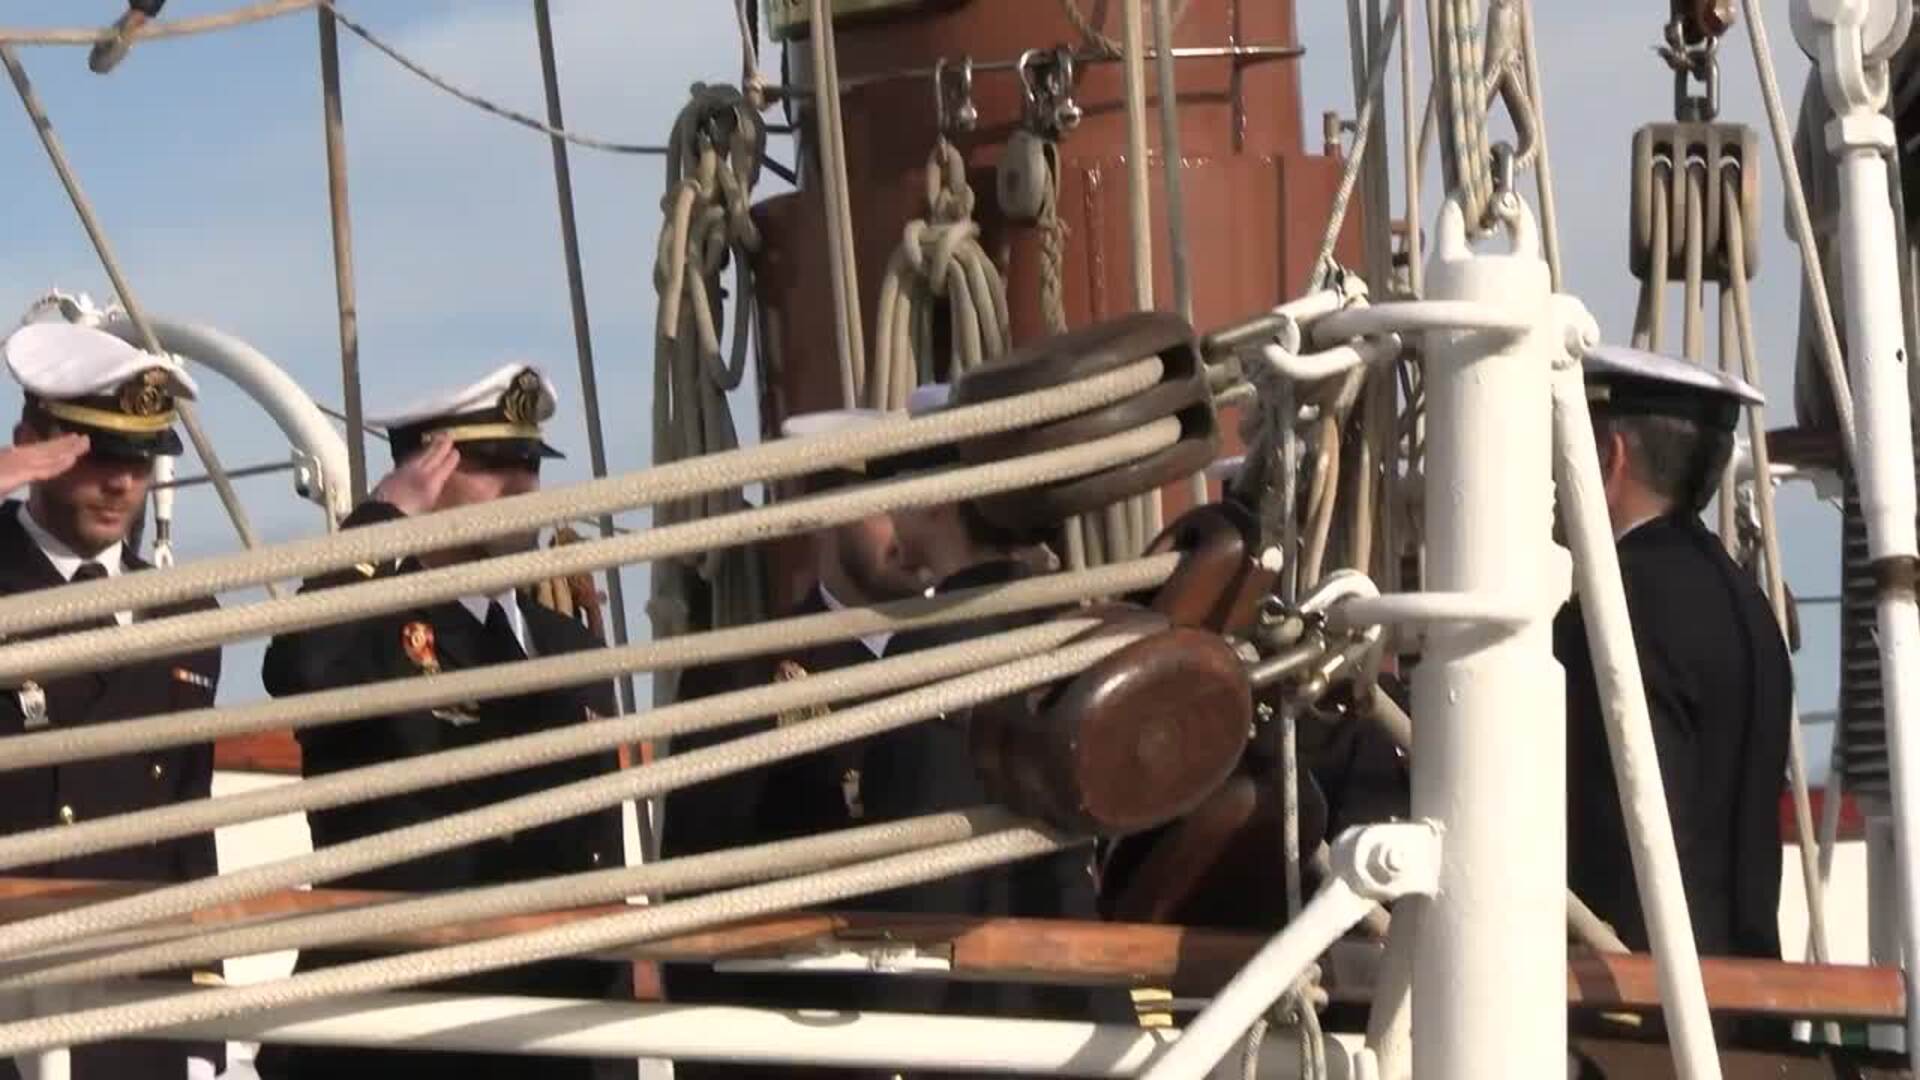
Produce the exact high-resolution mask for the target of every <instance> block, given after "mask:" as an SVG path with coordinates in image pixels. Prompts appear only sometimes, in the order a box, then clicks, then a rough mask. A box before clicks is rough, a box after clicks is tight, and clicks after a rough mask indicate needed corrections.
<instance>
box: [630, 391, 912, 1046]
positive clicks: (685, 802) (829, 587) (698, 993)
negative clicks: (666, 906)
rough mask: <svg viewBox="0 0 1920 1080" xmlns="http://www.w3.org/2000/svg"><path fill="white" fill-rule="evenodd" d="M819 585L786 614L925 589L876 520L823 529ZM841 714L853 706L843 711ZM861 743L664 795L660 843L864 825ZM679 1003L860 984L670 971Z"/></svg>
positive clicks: (843, 662) (795, 658)
mask: <svg viewBox="0 0 1920 1080" xmlns="http://www.w3.org/2000/svg"><path fill="white" fill-rule="evenodd" d="M885 415H886V414H885V413H881V412H877V411H874V410H866V409H835V410H829V411H825V412H813V413H801V414H797V415H795V416H792V417H789V418H788V419H787V421H786V422H785V423H783V424H782V425H781V434H782V435H784V436H786V437H788V438H795V437H801V436H807V435H820V434H828V433H832V432H838V431H849V430H854V429H857V428H859V427H862V426H866V425H870V424H874V423H878V422H879V421H880V420H882V419H884V418H885ZM867 479H869V476H868V469H867V467H866V465H865V464H864V463H859V464H854V465H850V466H843V467H839V468H835V469H831V470H827V471H824V472H821V473H817V474H815V475H813V476H811V477H809V478H808V481H807V483H806V487H805V491H806V494H809V495H817V494H822V493H825V492H828V491H834V490H838V489H840V488H843V487H846V486H849V485H851V484H857V483H862V482H864V481H866V480H867ZM808 541H809V543H810V545H811V547H812V552H811V554H812V570H813V574H814V584H813V586H812V587H811V588H810V589H808V590H807V594H806V597H805V599H803V600H802V601H801V602H800V604H799V605H798V606H797V607H796V608H795V609H793V610H792V611H789V612H787V613H786V617H788V618H797V617H800V616H804V615H818V614H821V613H824V612H829V611H838V610H840V609H842V608H846V607H860V606H865V605H868V604H876V603H882V602H885V601H888V600H900V599H904V598H906V597H909V596H916V595H919V594H920V593H921V592H923V591H924V590H925V588H926V585H925V582H924V581H923V579H922V578H921V576H920V575H919V574H918V573H917V572H916V571H915V570H914V569H913V568H911V567H909V566H908V565H907V563H906V561H905V559H904V558H903V556H902V552H901V548H900V544H899V541H898V539H897V538H896V536H895V533H894V524H893V519H892V517H891V516H889V515H886V514H879V515H875V516H873V517H869V518H863V519H861V520H859V521H855V522H852V523H849V524H846V525H839V526H834V527H832V528H827V529H822V530H820V531H819V532H817V533H814V534H813V535H812V536H810V537H809V538H808ZM887 642H888V635H886V634H874V635H871V636H868V637H865V638H860V639H856V640H852V641H832V642H825V643H823V644H819V645H810V646H805V647H801V648H796V649H791V650H788V651H785V652H782V653H776V654H773V655H769V656H755V657H746V658H743V659H741V660H736V661H728V662H724V663H717V664H711V665H707V666H705V667H699V668H689V669H688V670H687V672H686V674H685V675H684V676H683V677H682V679H681V681H680V700H682V701H692V700H695V699H698V698H702V697H708V696H711V695H714V694H719V693H725V692H727V691H731V690H741V689H747V688H750V687H755V686H766V685H769V684H771V683H776V682H787V681H790V680H793V679H802V678H806V677H807V676H809V675H818V674H822V673H824V672H828V671H836V670H839V669H841V668H846V667H851V666H853V665H855V664H865V663H871V662H872V661H874V660H876V659H878V658H879V657H880V656H881V655H882V654H884V653H885V652H886V651H887ZM842 707H845V706H842ZM826 711H827V710H826V709H825V708H819V709H814V710H805V711H799V712H795V713H793V714H788V715H783V716H780V717H777V718H775V719H772V720H767V721H764V722H761V723H759V724H754V725H749V726H746V727H740V726H735V727H729V728H727V729H725V730H723V731H717V732H712V733H701V734H696V735H691V736H686V737H683V738H677V739H675V740H674V745H673V751H674V752H675V753H684V752H686V751H688V750H693V749H698V748H701V747H705V746H712V745H716V744H718V743H721V742H725V741H727V740H728V739H733V738H738V737H740V736H741V735H745V734H752V733H754V732H756V731H762V730H766V729H768V728H771V727H773V726H774V725H775V724H783V723H793V722H796V721H800V720H804V719H807V718H809V717H810V716H815V715H823V714H824V713H825V712H826ZM862 755H863V748H862V747H861V745H859V744H854V745H850V746H840V747H833V748H830V749H827V750H823V751H820V752H818V753H814V754H808V755H806V756H804V757H799V758H794V759H791V760H788V761H784V762H780V763H778V764H775V765H771V766H768V767H767V768H764V769H755V770H752V771H750V772H745V773H738V774H735V775H733V776H728V777H722V778H719V779H717V780H712V781H708V782H705V783H701V784H698V785H695V786H693V787H689V788H682V789H680V790H678V791H675V792H672V793H670V794H669V795H668V796H667V799H666V823H665V825H666V827H665V829H664V831H663V832H662V836H661V850H662V854H663V855H664V856H666V857H667V858H677V857H680V856H686V855H698V854H702V853H704V852H709V851H717V850H721V849H724V848H730V847H739V846H743V845H747V844H757V843H767V842H770V841H774V840H784V839H791V838H794V837H798V836H807V835H811V834H814V833H820V832H827V831H831V830H836V829H845V828H851V827H853V826H856V825H860V824H864V823H865V821H866V819H867V818H868V816H869V810H868V808H867V805H866V795H865V788H866V785H867V784H868V783H869V782H870V778H868V777H867V776H866V775H865V774H864V773H863V771H862ZM662 975H663V978H664V979H665V983H666V991H667V998H668V1000H670V1001H673V1002H685V1003H708V1004H722V1003H723V1004H732V1005H755V1006H761V1007H768V1008H802V1007H806V1008H850V1007H855V1006H856V1005H857V1004H858V1003H859V999H858V998H857V997H855V996H852V995H855V994H857V993H858V987H857V984H858V982H859V980H857V979H847V978H838V977H823V976H817V975H815V976H807V975H779V974H772V975H769V974H757V973H756V974H744V973H737V972H716V971H714V970H713V969H711V968H710V967H705V966H701V965H691V964H674V965H668V966H667V967H666V968H665V969H664V970H663V972H662ZM674 1070H675V1075H676V1076H678V1077H680V1080H705V1078H707V1077H713V1078H716V1080H718V1078H722V1077H740V1076H753V1077H787V1076H795V1077H798V1076H806V1077H827V1076H855V1075H861V1074H860V1073H859V1072H858V1071H857V1070H829V1069H807V1068H800V1067H785V1066H744V1065H733V1064H719V1063H702V1062H677V1063H676V1064H675V1066H674Z"/></svg>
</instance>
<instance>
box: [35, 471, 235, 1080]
mask: <svg viewBox="0 0 1920 1080" xmlns="http://www.w3.org/2000/svg"><path fill="white" fill-rule="evenodd" d="M26 512H27V511H26V508H25V506H24V505H23V504H21V503H20V502H18V501H12V500H10V501H8V502H7V503H5V504H4V505H0V594H5V595H10V596H11V595H18V594H20V593H27V592H34V591H37V590H40V589H52V588H58V587H59V586H61V585H65V584H67V581H66V579H64V578H62V577H61V576H60V572H59V571H58V570H56V569H55V568H54V566H53V564H52V563H51V562H50V561H48V559H47V557H46V555H45V554H44V553H43V552H42V551H41V550H40V546H39V545H38V544H36V543H34V541H33V538H32V537H31V536H30V535H28V533H27V531H26V529H25V528H24V527H23V526H22V525H21V524H20V515H21V514H24V513H26ZM121 559H122V566H123V568H124V569H125V571H126V572H129V573H133V572H138V571H140V570H144V569H146V568H147V565H146V564H145V563H143V562H141V561H140V560H138V559H136V558H135V557H134V556H133V553H132V552H131V551H127V550H123V552H122V555H121ZM213 606H214V602H213V601H212V600H195V601H189V602H185V603H179V604H172V605H168V606H165V607H162V608H158V609H156V610H153V611H148V612H140V613H139V615H138V617H139V618H143V619H144V618H161V617H165V616H170V615H183V614H186V613H188V612H193V611H201V610H205V609H207V608H210V607H213ZM112 621H113V617H112V616H111V615H105V616H101V617H100V619H99V620H97V622H96V623H95V624H94V625H98V626H107V625H109V624H110V623H112ZM63 629H65V630H72V629H76V628H75V627H66V628H63ZM51 632H53V631H48V633H51ZM219 680H220V650H218V649H205V650H201V651H199V652H194V653H189V654H186V655H183V656H175V657H168V658H163V659H157V660H146V661H142V662H140V663H137V664H131V665H128V666H126V667H119V668H112V669H109V670H104V671H92V672H84V673H79V674H74V675H68V676H65V677H62V678H59V679H54V680H51V681H49V682H48V683H46V684H45V685H44V686H42V687H40V694H44V714H41V713H40V710H39V702H40V700H42V699H41V698H40V695H38V694H36V693H35V692H34V688H33V687H32V686H30V685H24V684H23V685H16V686H10V687H7V688H6V690H5V692H0V736H5V735H19V734H23V733H25V732H27V731H30V730H44V729H46V728H49V727H59V728H71V727H79V726H81V725H84V724H102V723H108V722H110V721H116V720H130V719H133V718H135V717H140V716H148V715H151V714H155V713H163V712H176V711H180V710H184V709H200V708H206V707H207V706H210V705H212V704H213V698H214V689H215V687H216V686H217V684H218V683H219ZM29 709H32V711H34V712H35V714H36V715H35V716H34V717H33V718H31V720H30V719H29V717H28V715H27V713H28V711H29ZM212 781H213V747H212V745H211V744H208V743H199V744H196V745H191V746H176V747H167V748H163V749H158V750H149V751H145V752H142V753H139V754H127V755H122V756H119V757H111V758H102V759H97V760H93V761H80V762H72V763H69V764H65V765H54V766H48V767H45V768H36V769H20V770H16V771H13V772H9V773H6V774H5V776H4V777H3V778H0V830H3V831H5V832H6V833H9V834H11V833H20V832H27V831H29V830H33V829H43V828H48V827H51V826H54V825H58V824H65V823H71V822H74V821H79V820H90V819H93V818H102V817H107V816H109V815H113V814H125V813H132V812H133V811H136V810H147V809H151V808H154V807H160V806H171V805H174V804H177V803H182V802H186V801H188V800H192V799H204V798H206V797H207V795H208V791H209V788H210V786H211V784H212ZM214 872H215V861H214V846H213V836H212V834H210V833H209V834H201V835H198V836H190V837H182V838H180V839H177V840H162V841H158V842H155V843H152V844H142V845H139V846H137V847H129V848H122V849H120V850H118V851H103V852H100V853H98V854H95V855H84V856H81V857H79V858H74V859H66V860H63V861H61V862H57V863H50V864H47V865H43V866H31V867H20V868H18V869H15V870H11V871H8V873H11V874H15V875H18V876H22V877H52V878H97V879H106V880H115V881H139V882H155V883H167V882H179V881H190V880H193V879H195V878H202V877H209V876H212V875H213V873H214ZM156 977H160V978H167V977H169V976H156ZM170 977H171V978H178V979H185V978H186V977H187V976H186V975H185V974H177V975H174V976H170ZM189 1057H197V1058H203V1059H205V1060H207V1061H210V1062H213V1063H214V1064H215V1065H216V1067H217V1066H219V1065H220V1064H222V1063H224V1062H225V1060H226V1052H225V1048H224V1046H222V1045H220V1044H217V1043H204V1044H203V1043H183V1042H163V1041H158V1040H130V1041H126V1042H116V1043H108V1044H104V1045H97V1046H81V1047H75V1048H74V1051H73V1076H74V1080H149V1078H152V1080H180V1078H181V1077H184V1076H186V1074H187V1073H186V1070H187V1058H189ZM18 1075H19V1074H18V1072H16V1071H15V1067H14V1064H13V1062H12V1060H11V1059H7V1058H0V1080H14V1078H16V1077H18Z"/></svg>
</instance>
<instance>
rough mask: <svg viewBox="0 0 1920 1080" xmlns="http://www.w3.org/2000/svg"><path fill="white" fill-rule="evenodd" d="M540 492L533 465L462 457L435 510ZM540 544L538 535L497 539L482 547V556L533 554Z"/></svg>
mask: <svg viewBox="0 0 1920 1080" xmlns="http://www.w3.org/2000/svg"><path fill="white" fill-rule="evenodd" d="M539 489H540V470H539V469H538V468H536V467H534V466H532V465H527V464H523V463H519V462H504V461H489V460H486V459H483V458H477V457H476V458H469V457H464V456H463V457H461V459H460V464H459V465H458V466H457V467H456V468H455V469H454V470H453V475H452V476H449V477H447V485H446V487H444V488H441V489H440V501H439V502H437V503H435V504H434V507H433V508H434V509H435V510H451V509H453V508H454V507H457V506H474V505H477V504H479V503H489V502H492V501H494V500H495V499H504V498H508V497H509V496H513V495H525V494H527V493H529V492H532V491H538V490H539ZM538 544H539V534H538V533H527V534H515V535H512V536H501V537H495V538H494V539H492V540H488V541H485V542H484V543H483V544H481V545H480V546H481V547H482V548H483V549H484V550H483V551H481V552H479V554H482V555H511V554H514V553H516V552H521V551H529V550H532V549H533V548H534V547H536V546H538Z"/></svg>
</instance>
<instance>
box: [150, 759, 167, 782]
mask: <svg viewBox="0 0 1920 1080" xmlns="http://www.w3.org/2000/svg"><path fill="white" fill-rule="evenodd" d="M151 771H152V773H153V778H154V779H155V780H158V779H160V778H161V777H163V776H165V775H167V767H166V766H165V765H162V764H160V763H159V762H157V761H156V762H154V763H153V769H152V770H151Z"/></svg>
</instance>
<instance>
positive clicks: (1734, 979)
mask: <svg viewBox="0 0 1920 1080" xmlns="http://www.w3.org/2000/svg"><path fill="white" fill-rule="evenodd" d="M143 888H144V886H141V885H137V884H128V883H124V882H97V881H52V880H44V879H30V878H0V922H14V921H18V920H20V919H25V918H31V917H33V916H36V915H44V914H47V913H49V912H54V911H61V910H66V909H68V908H73V907H78V906H80V905H83V904H87V903H93V902H96V901H100V900H107V899H112V898H114V897H119V896H126V895H129V894H132V893H136V892H139V891H142V889H143ZM402 896H403V894H398V893H385V892H364V891H354V890H345V889H314V890H294V891H287V892H279V893H274V894H272V895H270V896H264V897H260V898H258V899H255V900H249V901H244V902H241V903H235V904H226V905H222V906H220V907H216V908H209V909H207V910H205V911H201V912H197V913H195V914H194V915H193V916H192V917H191V922H192V923H193V924H194V925H198V926H205V927H208V928H213V927H217V926H220V925H222V924H225V923H229V922H233V921H236V920H240V919H250V918H258V917H261V916H270V915H291V914H299V913H311V912H319V911H327V910H334V909H338V908H343V907H349V906H354V905H359V904H367V903H376V902H380V901H385V900H394V899H400V898H402ZM621 910H626V909H625V908H623V907H620V906H603V907H596V908H583V909H577V910H572V911H558V912H545V913H541V914H537V915H523V916H516V917H512V918H502V919H488V920H484V921H480V922H472V923H466V924H462V925H458V926H448V927H440V928H437V929H433V930H427V931H421V932H416V933H407V934H399V935H394V936H390V937H385V938H380V939H376V940H371V941H367V942H364V943H361V944H363V945H364V946H366V947H370V948H380V949H393V950H405V949H420V948H433V947H438V946H443V945H456V944H463V943H466V942H473V941H484V940H488V939H491V938H496V937H501V936H504V935H507V934H515V933H522V932H525V931H529V930H537V929H541V928H544V927H550V926H555V925H559V924H562V923H566V922H571V921H576V920H580V919H586V918H591V917H594V916H597V915H605V914H610V913H612V912H615V911H621ZM881 943H885V944H887V945H889V946H892V947H899V946H914V947H917V948H919V949H921V950H923V951H927V952H929V953H932V954H935V955H939V956H942V957H945V958H947V959H949V960H950V961H951V963H952V969H953V971H954V973H955V974H956V975H961V976H964V977H966V978H971V979H1001V980H1010V981H1011V980H1018V981H1035V982H1091V983H1134V984H1146V985H1156V986H1165V987H1168V988H1170V989H1172V990H1173V991H1174V992H1175V993H1176V994H1180V995H1205V994H1210V993H1212V992H1214V991H1215V990H1218V989H1219V988H1220V987H1221V986H1222V985H1224V984H1225V983H1226V981H1227V980H1228V979H1229V978H1231V977H1232V976H1233V973H1234V972H1235V971H1237V970H1238V969H1239V968H1240V966H1241V965H1242V964H1244V963H1245V962H1246V960H1247V959H1248V958H1249V957H1251V956H1252V955H1253V953H1254V951H1255V950H1257V949H1258V948H1259V947H1260V946H1261V945H1262V944H1263V943H1264V940H1263V939H1262V938H1261V937H1260V936H1258V935H1255V934H1244V933H1227V932H1221V931H1211V930H1197V929H1190V928H1183V927H1176V926H1142V925H1132V924H1120V923H1076V922H1053V921H1039V920H1027V919H978V918H943V917H938V916H924V915H915V916H907V915H885V914H878V913H872V914H869V913H858V914H855V913H816V912H800V913H797V914H791V915H776V916H770V917H767V918H762V919H756V920H752V921H749V922H744V923H737V924H734V925H730V926H726V927H721V928H717V929H714V930H710V931H705V932H702V933H696V934H687V935H682V936H680V937H674V938H667V939H664V940H661V941H653V942H647V943H644V944H641V945H638V946H635V947H633V948H631V949H625V950H621V951H620V952H618V953H615V954H610V955H609V956H608V957H607V958H608V959H615V958H618V959H627V960H637V961H659V962H675V961H679V962H711V961H714V960H719V959H745V958H777V957H790V956H795V955H818V954H822V953H829V952H839V951H843V950H859V949H863V948H872V947H874V946H876V945H878V944H881ZM1379 949H1380V946H1379V945H1378V944H1376V943H1370V942H1360V941H1347V942H1342V943H1341V944H1340V945H1339V946H1338V947H1337V948H1336V949H1335V950H1334V953H1333V954H1332V956H1331V957H1330V962H1329V963H1328V964H1327V965H1326V983H1327V988H1328V990H1329V992H1330V993H1331V994H1332V995H1333V996H1334V998H1335V999H1336V1000H1343V1001H1365V1000H1367V998H1368V994H1369V991H1370V989H1371V986H1372V981H1373V980H1372V974H1373V969H1374V966H1375V964H1376V962H1377V960H1378V957H1379ZM1701 966H1702V969H1703V972H1704V974H1705V976H1706V983H1707V997H1708V1000H1709V1002H1710V1003H1711V1005H1712V1007H1713V1009H1714V1011H1716V1012H1719V1013H1725V1014H1742V1015H1756V1016H1776V1017H1793V1018H1828V1019H1836V1020H1850V1021H1885V1022H1889V1023H1898V1022H1901V1021H1902V1020H1903V1019H1904V1017H1905V1002H1906V997H1905V991H1904V989H1903V987H1902V985H1901V980H1900V973H1899V972H1898V971H1897V970H1894V969H1891V968H1872V967H1852V966H1844V965H1834V964H1786V963H1780V962H1777V961H1764V960H1738V959H1729V958H1718V957H1712V958H1704V959H1703V960H1702V961H1701ZM643 996H646V997H651V995H650V994H644V993H643ZM1567 1001H1568V1004H1569V1005H1571V1006H1573V1007H1575V1008H1578V1009H1582V1010H1596V1011H1605V1012H1633V1011H1652V1010H1656V1009H1658V1008H1659V1006H1660V990H1659V981H1658V979H1657V977H1656V974H1655V971H1654V965H1653V959H1652V957H1649V956H1645V955H1638V954H1629V955H1615V956H1603V955H1598V954H1594V953H1589V952H1586V951H1584V950H1575V951H1573V952H1571V953H1570V954H1569V958H1568V969H1567Z"/></svg>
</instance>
